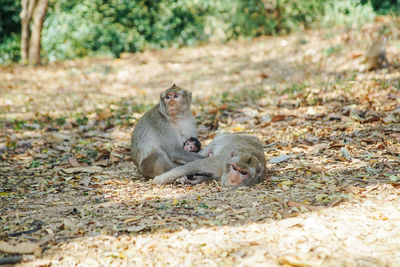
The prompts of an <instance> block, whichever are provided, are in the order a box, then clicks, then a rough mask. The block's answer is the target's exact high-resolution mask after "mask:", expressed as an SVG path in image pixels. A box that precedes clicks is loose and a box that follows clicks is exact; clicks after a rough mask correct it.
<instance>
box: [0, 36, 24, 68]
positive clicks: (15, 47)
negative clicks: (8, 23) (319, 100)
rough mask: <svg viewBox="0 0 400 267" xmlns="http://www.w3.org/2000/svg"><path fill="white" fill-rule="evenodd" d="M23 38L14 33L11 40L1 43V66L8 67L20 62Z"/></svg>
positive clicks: (6, 39)
mask: <svg viewBox="0 0 400 267" xmlns="http://www.w3.org/2000/svg"><path fill="white" fill-rule="evenodd" d="M20 43H21V38H20V36H19V35H18V34H15V33H12V34H11V36H10V37H9V38H5V39H4V40H3V42H0V65H8V64H11V63H12V62H15V61H18V60H19V59H20V58H21V56H20Z"/></svg>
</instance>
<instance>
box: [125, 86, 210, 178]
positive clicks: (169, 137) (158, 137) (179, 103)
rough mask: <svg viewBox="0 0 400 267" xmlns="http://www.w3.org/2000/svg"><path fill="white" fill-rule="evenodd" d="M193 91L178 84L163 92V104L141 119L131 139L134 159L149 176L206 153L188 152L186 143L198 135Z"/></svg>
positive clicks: (141, 171) (139, 167)
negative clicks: (192, 107)
mask: <svg viewBox="0 0 400 267" xmlns="http://www.w3.org/2000/svg"><path fill="white" fill-rule="evenodd" d="M191 102H192V94H191V93H190V92H189V91H187V90H185V89H183V88H181V87H179V86H176V85H175V84H174V85H172V86H171V87H170V88H169V89H167V90H165V91H164V92H163V93H162V94H161V95H160V103H159V104H157V105H155V106H154V107H153V108H151V109H150V110H148V111H147V112H146V113H145V114H144V115H143V116H142V118H141V119H140V120H139V121H138V122H137V124H136V126H135V128H134V130H133V134H132V139H131V156H132V160H133V161H134V162H135V164H136V166H137V167H138V170H139V172H140V173H141V174H142V175H143V176H144V177H146V178H153V177H155V176H157V175H160V174H162V173H164V172H166V171H168V170H170V169H172V168H174V167H176V166H179V165H182V164H185V163H188V162H190V161H193V160H197V159H202V158H204V156H202V155H200V154H198V153H193V152H190V151H186V150H184V149H183V147H182V144H183V143H184V142H185V141H186V140H187V139H189V138H190V137H197V134H196V121H195V118H194V116H193V114H192V111H191V110H190V105H191Z"/></svg>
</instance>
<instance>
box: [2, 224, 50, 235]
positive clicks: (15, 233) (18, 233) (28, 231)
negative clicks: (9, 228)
mask: <svg viewBox="0 0 400 267" xmlns="http://www.w3.org/2000/svg"><path fill="white" fill-rule="evenodd" d="M43 225H44V223H43V222H42V221H40V220H34V221H33V222H32V224H31V227H33V228H32V229H30V230H27V231H21V232H14V233H10V234H8V235H7V236H8V237H13V236H19V235H23V234H32V233H34V232H36V231H39V230H40V229H42V226H43Z"/></svg>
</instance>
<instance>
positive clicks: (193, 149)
mask: <svg viewBox="0 0 400 267" xmlns="http://www.w3.org/2000/svg"><path fill="white" fill-rule="evenodd" d="M183 149H184V150H186V151H191V152H199V148H198V147H197V146H196V144H195V143H194V142H192V141H186V143H185V145H184V146H183Z"/></svg>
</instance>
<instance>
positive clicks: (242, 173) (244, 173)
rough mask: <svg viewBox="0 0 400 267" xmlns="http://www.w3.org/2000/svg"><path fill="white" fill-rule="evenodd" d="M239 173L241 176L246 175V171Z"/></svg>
mask: <svg viewBox="0 0 400 267" xmlns="http://www.w3.org/2000/svg"><path fill="white" fill-rule="evenodd" d="M239 173H240V174H241V175H247V172H246V171H239Z"/></svg>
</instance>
